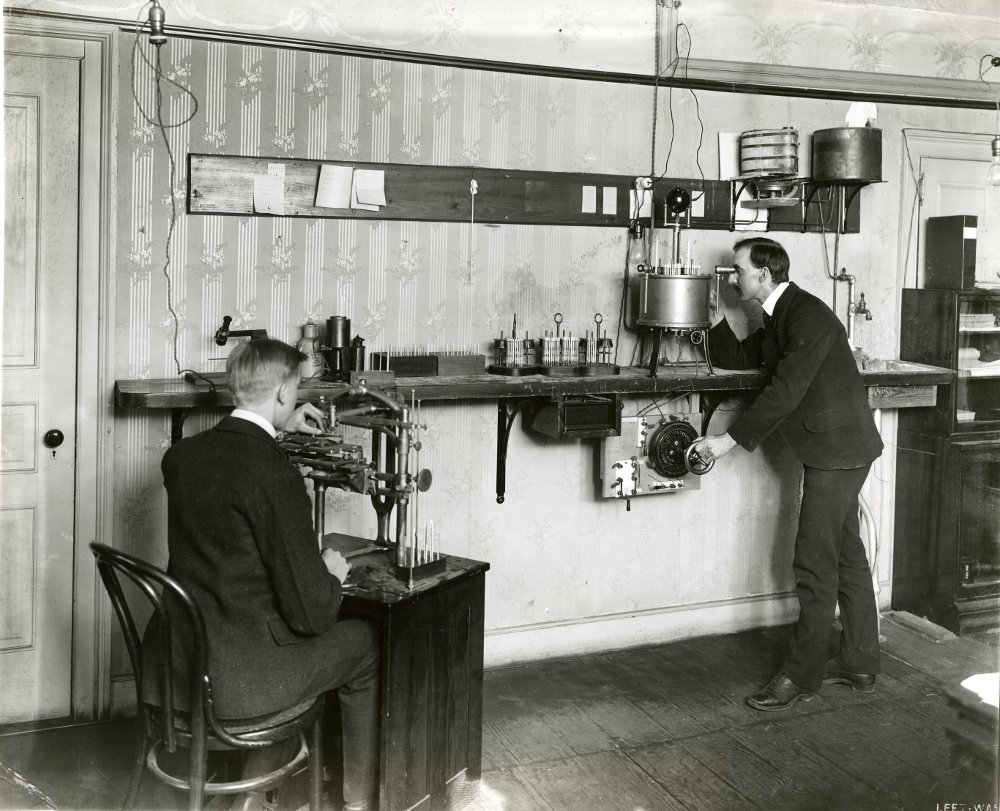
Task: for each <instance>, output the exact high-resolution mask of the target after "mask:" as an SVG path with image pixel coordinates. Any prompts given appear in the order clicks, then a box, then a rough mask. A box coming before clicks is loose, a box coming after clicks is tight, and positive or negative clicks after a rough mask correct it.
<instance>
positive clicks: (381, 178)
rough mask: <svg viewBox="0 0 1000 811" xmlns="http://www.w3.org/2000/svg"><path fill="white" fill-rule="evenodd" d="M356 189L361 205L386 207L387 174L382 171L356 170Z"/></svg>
mask: <svg viewBox="0 0 1000 811" xmlns="http://www.w3.org/2000/svg"><path fill="white" fill-rule="evenodd" d="M354 188H355V189H356V194H357V196H358V203H359V204H360V205H370V206H376V207H377V206H384V205H385V172H384V171H382V170H381V169H356V170H355V172H354ZM376 210H378V209H377V208H376Z"/></svg>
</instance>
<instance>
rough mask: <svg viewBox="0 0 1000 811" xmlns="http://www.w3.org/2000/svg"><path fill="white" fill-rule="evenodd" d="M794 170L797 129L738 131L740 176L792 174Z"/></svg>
mask: <svg viewBox="0 0 1000 811" xmlns="http://www.w3.org/2000/svg"><path fill="white" fill-rule="evenodd" d="M798 173H799V133H798V130H796V129H794V128H793V127H782V128H781V129H776V130H747V131H746V132H742V133H740V176H741V177H795V176H796V175H797V174H798Z"/></svg>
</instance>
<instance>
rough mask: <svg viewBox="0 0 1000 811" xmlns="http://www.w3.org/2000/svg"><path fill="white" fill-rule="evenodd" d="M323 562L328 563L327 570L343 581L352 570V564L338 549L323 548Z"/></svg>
mask: <svg viewBox="0 0 1000 811" xmlns="http://www.w3.org/2000/svg"><path fill="white" fill-rule="evenodd" d="M323 563H325V564H326V570H327V571H328V572H329V573H330V574H332V575H333V576H334V577H336V578H337V579H338V580H339V581H340V582H341V583H343V582H344V581H346V580H347V575H348V574H350V572H351V564H350V563H348V562H347V558H345V557H344V556H343V555H342V554H340V552H338V551H337V550H336V549H324V550H323Z"/></svg>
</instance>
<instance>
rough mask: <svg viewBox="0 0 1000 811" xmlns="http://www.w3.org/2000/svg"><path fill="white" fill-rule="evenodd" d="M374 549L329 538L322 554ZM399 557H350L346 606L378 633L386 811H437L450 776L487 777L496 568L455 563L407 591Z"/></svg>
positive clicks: (346, 612) (344, 611)
mask: <svg viewBox="0 0 1000 811" xmlns="http://www.w3.org/2000/svg"><path fill="white" fill-rule="evenodd" d="M369 543H371V541H370V540H366V539H364V538H357V537H354V536H351V535H342V534H339V533H331V534H328V535H326V536H325V538H324V546H327V547H332V548H334V549H337V550H339V551H341V552H350V551H353V550H355V549H360V548H361V547H363V546H366V545H368V544H369ZM393 559H394V553H391V552H375V553H372V554H367V555H363V556H359V557H356V558H352V560H351V565H352V571H351V574H350V576H349V577H348V579H347V587H346V590H345V592H344V601H343V604H342V607H341V616H343V617H345V618H346V617H357V618H361V619H366V620H369V621H370V622H373V623H375V624H377V625H378V627H379V631H380V639H381V652H382V668H381V676H380V688H379V690H380V713H381V723H380V730H379V764H378V781H379V809H380V810H381V811H403V809H408V808H413V807H414V806H420V807H421V808H431V807H433V806H434V805H435V804H436V801H437V800H438V799H439V798H441V797H442V796H443V795H444V792H445V788H446V785H447V783H448V781H450V780H451V779H452V778H454V777H456V776H457V775H459V774H461V773H462V772H463V771H464V772H465V775H466V777H467V778H469V779H473V780H476V779H479V777H480V775H481V773H482V725H483V607H484V602H485V585H486V572H487V570H488V569H489V568H490V567H489V564H488V563H483V562H481V561H476V560H467V559H466V558H459V557H454V556H448V558H447V567H446V569H445V571H444V572H441V573H440V574H437V575H432V576H430V577H427V578H426V579H423V580H417V581H414V584H413V588H408V587H407V584H406V583H404V582H403V581H401V580H399V579H398V578H397V577H396V576H395V575H394V574H393V573H392V571H391V569H390V568H389V567H390V564H391V563H392V562H393ZM354 584H356V585H354ZM345 743H346V745H348V746H350V742H349V741H348V742H345Z"/></svg>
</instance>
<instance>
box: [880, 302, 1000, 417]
mask: <svg viewBox="0 0 1000 811" xmlns="http://www.w3.org/2000/svg"><path fill="white" fill-rule="evenodd" d="M899 356H900V357H901V358H902V359H903V360H913V361H917V362H919V363H928V364H930V365H932V366H943V367H944V368H947V369H954V370H955V373H956V378H955V383H954V384H953V385H951V386H947V387H943V388H942V389H941V390H940V395H941V396H940V397H939V398H938V404H937V407H936V408H935V409H931V410H927V409H918V411H919V412H921V413H920V414H918V415H917V416H918V417H919V418H920V420H919V422H920V426H917V425H915V424H913V423H912V421H911V427H913V428H918V427H920V428H922V429H923V430H926V431H930V432H932V433H934V434H938V435H948V434H958V435H963V434H972V433H982V432H988V431H997V432H1000V291H994V290H904V291H903V318H902V325H901V335H900V350H899Z"/></svg>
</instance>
